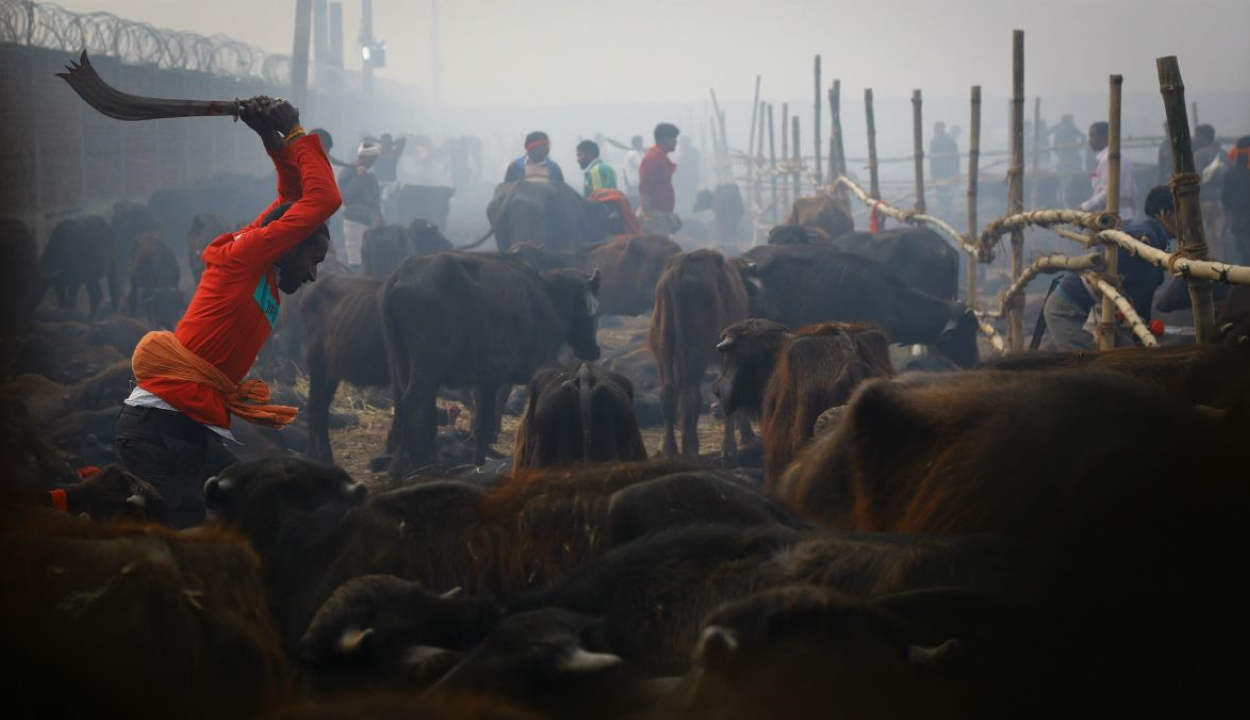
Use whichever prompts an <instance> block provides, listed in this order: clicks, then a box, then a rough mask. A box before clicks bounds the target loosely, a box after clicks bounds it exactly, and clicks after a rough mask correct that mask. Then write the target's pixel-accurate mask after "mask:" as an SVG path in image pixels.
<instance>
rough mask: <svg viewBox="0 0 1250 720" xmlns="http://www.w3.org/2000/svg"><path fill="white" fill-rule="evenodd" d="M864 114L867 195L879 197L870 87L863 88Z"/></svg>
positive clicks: (875, 129) (875, 130) (875, 134)
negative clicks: (866, 135)
mask: <svg viewBox="0 0 1250 720" xmlns="http://www.w3.org/2000/svg"><path fill="white" fill-rule="evenodd" d="M864 115H865V117H866V118H867V119H868V195H869V197H871V198H872V199H873V200H880V199H881V186H880V185H879V184H878V183H877V123H876V121H875V119H874V118H873V114H872V88H864Z"/></svg>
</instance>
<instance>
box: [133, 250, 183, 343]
mask: <svg viewBox="0 0 1250 720" xmlns="http://www.w3.org/2000/svg"><path fill="white" fill-rule="evenodd" d="M133 251H134V260H133V262H131V264H130V294H129V295H127V296H126V314H128V315H130V316H131V317H137V316H138V314H139V308H140V305H142V306H143V307H144V308H145V310H146V309H147V308H148V307H149V306H150V305H151V304H152V303H153V302H154V301H155V297H156V292H157V291H158V290H171V289H172V290H173V291H175V292H177V291H178V281H179V280H180V279H181V277H182V274H181V272H180V271H179V269H178V258H176V257H174V251H173V250H171V249H170V248H169V245H168V244H167V243H166V242H165V240H164V238H162V237H161V236H160V235H158V234H156V233H148V234H145V235H140V236H139V237H137V238H135V239H134V242H133ZM154 324H155V323H154Z"/></svg>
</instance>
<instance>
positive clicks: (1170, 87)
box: [1155, 55, 1215, 343]
mask: <svg viewBox="0 0 1250 720" xmlns="http://www.w3.org/2000/svg"><path fill="white" fill-rule="evenodd" d="M1155 62H1156V64H1157V65H1158V68H1159V92H1160V93H1161V94H1162V95H1163V109H1164V110H1165V111H1166V112H1167V118H1168V135H1169V137H1170V138H1171V140H1172V196H1173V197H1174V198H1175V199H1176V226H1177V228H1176V229H1177V235H1178V237H1177V238H1176V241H1177V243H1179V245H1180V248H1179V251H1180V253H1181V256H1182V257H1185V258H1189V259H1193V260H1206V259H1207V243H1206V236H1205V234H1204V231H1203V229H1202V206H1201V205H1200V204H1199V203H1198V185H1199V182H1200V177H1199V176H1198V174H1197V169H1196V168H1195V167H1194V152H1193V142H1192V140H1191V139H1190V136H1189V118H1187V117H1185V83H1184V82H1183V81H1182V80H1181V68H1180V65H1179V64H1178V63H1177V62H1176V57H1175V56H1173V55H1169V56H1168V57H1161V58H1159V59H1158V60H1156V61H1155ZM1194 110H1195V111H1197V105H1195V106H1194ZM1195 114H1196V113H1195ZM1194 121H1195V122H1197V118H1196V117H1195V120H1194ZM1189 298H1190V300H1191V301H1193V306H1194V338H1195V341H1196V342H1198V343H1206V342H1210V341H1211V329H1212V327H1213V325H1214V323H1215V317H1214V311H1213V309H1212V307H1211V281H1210V280H1203V279H1199V278H1192V277H1191V278H1189Z"/></svg>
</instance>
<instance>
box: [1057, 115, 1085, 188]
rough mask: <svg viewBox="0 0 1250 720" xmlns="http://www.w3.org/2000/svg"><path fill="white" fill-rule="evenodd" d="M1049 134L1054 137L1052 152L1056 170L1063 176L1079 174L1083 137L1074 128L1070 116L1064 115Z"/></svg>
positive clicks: (1073, 122)
mask: <svg viewBox="0 0 1250 720" xmlns="http://www.w3.org/2000/svg"><path fill="white" fill-rule="evenodd" d="M1051 132H1052V133H1054V136H1055V145H1054V151H1055V158H1056V159H1057V160H1058V167H1057V168H1056V169H1057V170H1058V171H1059V172H1060V173H1061V174H1063V175H1073V174H1075V173H1079V172H1081V171H1082V166H1081V145H1082V144H1083V143H1084V142H1085V135H1083V134H1082V133H1081V130H1080V129H1079V128H1078V127H1077V126H1076V122H1075V121H1073V120H1072V116H1071V115H1064V116H1063V117H1062V118H1060V119H1059V124H1058V125H1056V126H1055V127H1054V129H1053V130H1051Z"/></svg>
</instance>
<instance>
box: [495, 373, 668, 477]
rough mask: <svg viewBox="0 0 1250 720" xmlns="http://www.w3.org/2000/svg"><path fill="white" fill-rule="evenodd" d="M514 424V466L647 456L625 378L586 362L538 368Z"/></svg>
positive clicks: (631, 386) (540, 465)
mask: <svg viewBox="0 0 1250 720" xmlns="http://www.w3.org/2000/svg"><path fill="white" fill-rule="evenodd" d="M528 390H529V393H528V394H529V402H528V403H527V404H526V408H525V414H524V415H523V416H522V417H521V425H520V427H518V428H517V433H516V441H515V443H514V450H513V457H514V460H513V467H514V468H516V469H518V470H520V469H525V468H539V467H548V466H556V465H568V464H571V463H575V462H612V461H630V460H646V459H647V450H646V448H645V447H643V444H642V433H640V432H639V431H638V419H637V418H636V417H635V416H634V388H633V385H632V384H631V383H630V382H629V379H628V378H626V377H624V376H623V375H618V374H616V373H613V372H606V371H603V370H598V369H595V368H593V367H591V366H590V365H588V364H586V363H581V364H580V365H578V366H577V367H576V368H549V369H545V370H539V371H538V372H537V373H535V374H534V377H533V378H532V379H531V380H530V382H529V386H528Z"/></svg>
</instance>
